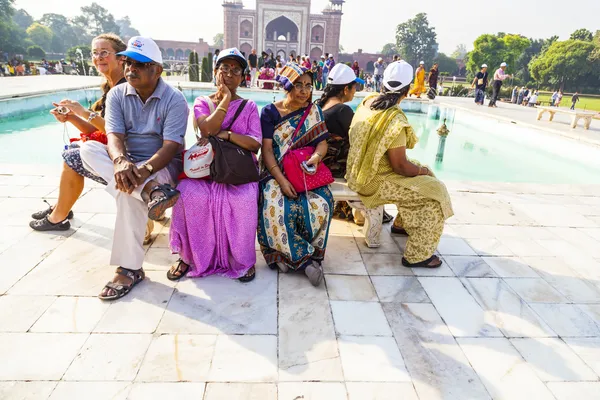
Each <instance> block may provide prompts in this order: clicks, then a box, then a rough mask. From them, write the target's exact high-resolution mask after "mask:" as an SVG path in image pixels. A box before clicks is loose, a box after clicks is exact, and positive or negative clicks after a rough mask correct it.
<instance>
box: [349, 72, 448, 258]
mask: <svg viewBox="0 0 600 400" xmlns="http://www.w3.org/2000/svg"><path fill="white" fill-rule="evenodd" d="M412 76H413V68H412V67H411V66H410V65H409V64H408V63H406V62H405V61H397V62H394V63H392V64H390V65H389V66H388V67H387V68H386V70H385V72H384V74H383V92H382V94H374V95H372V96H369V97H367V98H366V99H365V100H364V101H363V102H362V103H361V104H360V105H359V107H358V109H357V111H356V114H355V116H354V119H353V120H352V126H351V128H350V153H349V155H348V163H347V172H346V180H347V181H348V186H349V187H350V189H352V190H354V191H355V192H357V193H358V194H359V195H360V198H361V200H362V202H363V204H364V205H365V206H366V207H368V208H376V207H378V206H381V205H384V204H396V206H397V207H398V215H397V216H396V219H395V220H394V227H393V228H392V232H393V233H399V234H406V235H408V242H407V244H406V250H405V251H404V257H402V265H404V266H405V267H409V268H415V267H427V268H437V267H439V266H440V265H442V261H441V260H440V258H439V257H437V256H436V255H434V252H435V249H436V248H437V245H438V243H439V241H440V237H441V236H442V231H443V230H444V221H445V220H446V219H448V218H450V217H451V216H452V215H453V211H452V205H451V203H450V196H449V194H448V191H447V190H446V186H444V184H443V183H442V182H441V181H439V180H438V179H436V178H435V177H434V175H433V173H432V172H431V170H430V169H429V168H428V167H426V166H421V165H420V164H419V163H418V162H416V161H411V160H408V159H407V158H406V149H412V148H413V147H414V146H415V144H416V143H417V141H418V138H417V136H416V135H415V132H414V130H413V128H412V127H411V126H410V124H409V122H408V119H407V118H406V115H405V114H404V113H403V112H402V110H401V109H400V107H399V106H398V105H399V104H400V102H401V101H402V100H403V99H404V98H406V96H407V94H408V91H409V88H410V82H411V81H412Z"/></svg>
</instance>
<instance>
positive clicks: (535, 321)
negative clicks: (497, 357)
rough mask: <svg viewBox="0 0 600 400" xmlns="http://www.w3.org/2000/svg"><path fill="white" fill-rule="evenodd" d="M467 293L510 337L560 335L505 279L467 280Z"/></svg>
mask: <svg viewBox="0 0 600 400" xmlns="http://www.w3.org/2000/svg"><path fill="white" fill-rule="evenodd" d="M462 282H463V283H464V285H465V287H466V288H467V290H468V291H469V292H470V293H471V294H472V295H473V297H474V298H475V300H477V302H478V303H479V304H480V305H481V307H482V308H483V309H484V310H485V311H486V312H487V314H488V315H489V316H490V317H491V318H492V320H493V324H494V326H496V327H498V329H500V331H502V333H504V335H505V336H506V337H551V336H556V333H554V332H553V331H552V329H550V327H549V326H548V325H547V324H546V323H545V322H544V321H543V320H542V319H541V318H540V317H539V316H538V315H537V314H536V313H535V312H533V311H532V310H531V309H530V308H529V306H528V305H527V303H526V302H525V301H524V300H522V299H521V298H519V296H517V294H516V293H515V292H513V291H512V289H510V287H509V286H508V285H506V283H504V281H503V280H501V279H486V278H481V279H480V278H464V279H463V280H462Z"/></svg>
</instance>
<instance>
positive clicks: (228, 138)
mask: <svg viewBox="0 0 600 400" xmlns="http://www.w3.org/2000/svg"><path fill="white" fill-rule="evenodd" d="M227 141H228V142H231V131H227Z"/></svg>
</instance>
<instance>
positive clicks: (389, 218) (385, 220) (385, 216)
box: [383, 210, 394, 224]
mask: <svg viewBox="0 0 600 400" xmlns="http://www.w3.org/2000/svg"><path fill="white" fill-rule="evenodd" d="M393 220H394V217H392V216H391V215H390V214H388V213H387V211H385V210H383V223H384V224H389V223H390V222H392V221H393Z"/></svg>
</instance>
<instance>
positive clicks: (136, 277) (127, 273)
mask: <svg viewBox="0 0 600 400" xmlns="http://www.w3.org/2000/svg"><path fill="white" fill-rule="evenodd" d="M115 273H117V274H119V275H121V276H124V277H127V278H129V279H131V281H132V283H131V284H132V285H134V284H136V283H137V282H139V281H141V280H143V279H144V277H145V274H144V270H142V269H128V268H124V267H119V268H117V269H116V271H115Z"/></svg>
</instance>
